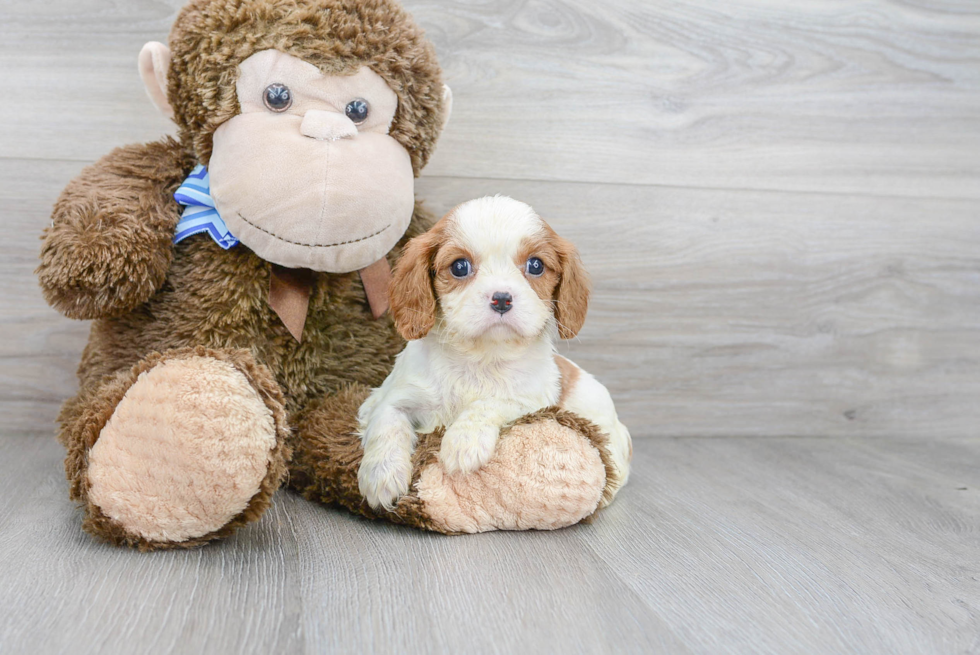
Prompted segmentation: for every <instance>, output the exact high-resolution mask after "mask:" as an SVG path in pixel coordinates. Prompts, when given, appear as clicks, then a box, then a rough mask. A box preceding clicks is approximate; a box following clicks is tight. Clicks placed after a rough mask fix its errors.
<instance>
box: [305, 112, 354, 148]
mask: <svg viewBox="0 0 980 655" xmlns="http://www.w3.org/2000/svg"><path fill="white" fill-rule="evenodd" d="M299 131H300V132H301V133H302V135H303V136H308V137H310V138H311V139H317V140H318V141H336V140H337V139H349V138H351V137H353V136H356V135H357V126H356V125H354V122H353V121H352V120H351V119H349V118H347V117H346V116H344V115H343V114H340V113H338V112H335V111H322V110H320V109H311V110H309V111H308V112H306V115H305V116H303V123H302V124H301V125H300V126H299Z"/></svg>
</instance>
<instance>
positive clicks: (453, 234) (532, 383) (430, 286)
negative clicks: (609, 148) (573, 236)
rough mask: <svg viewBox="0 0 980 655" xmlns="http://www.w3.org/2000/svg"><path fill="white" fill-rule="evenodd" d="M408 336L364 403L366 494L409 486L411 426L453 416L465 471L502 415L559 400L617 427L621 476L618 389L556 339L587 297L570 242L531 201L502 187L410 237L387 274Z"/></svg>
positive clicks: (427, 426)
mask: <svg viewBox="0 0 980 655" xmlns="http://www.w3.org/2000/svg"><path fill="white" fill-rule="evenodd" d="M390 300H391V312H392V317H393V318H394V322H395V326H396V328H397V329H398V331H399V332H400V333H401V335H402V336H403V337H405V339H406V340H408V342H409V343H408V345H407V346H406V347H405V350H404V351H402V352H401V354H399V355H398V358H397V359H396V360H395V366H394V368H393V369H392V371H391V374H390V375H389V376H388V378H387V379H386V380H385V381H384V383H383V384H382V385H381V386H380V387H379V388H377V389H375V390H374V391H373V392H372V393H371V395H370V397H368V399H367V400H366V401H365V402H364V404H363V405H362V406H361V408H360V411H359V414H358V420H359V425H360V435H361V442H362V445H363V448H364V458H363V460H362V461H361V465H360V468H359V470H358V475H357V479H358V484H359V487H360V491H361V494H362V495H363V496H364V498H365V499H366V500H367V501H368V504H369V505H371V507H374V508H382V507H383V508H386V509H391V508H392V507H393V506H394V504H395V503H396V502H397V500H398V498H399V497H400V496H402V495H404V494H406V493H407V492H408V491H409V485H410V484H411V479H412V461H411V460H412V452H413V451H414V448H415V443H416V433H427V432H432V431H433V430H435V429H436V428H438V427H445V428H446V429H445V434H444V436H443V438H442V445H441V449H440V452H439V458H440V460H441V461H442V464H443V466H444V468H445V470H446V472H447V473H449V474H454V473H469V472H472V471H475V470H477V469H479V468H480V467H481V466H483V465H484V464H486V463H487V461H488V460H489V459H490V457H491V456H492V455H493V452H494V448H495V446H496V443H497V438H498V436H499V434H500V429H501V427H503V426H505V425H507V424H508V423H511V422H513V421H515V420H517V419H518V418H520V417H522V416H524V415H525V414H529V413H531V412H534V411H537V410H539V409H542V408H544V407H549V406H553V405H558V406H560V407H562V408H563V409H567V410H569V411H571V412H574V413H576V414H578V415H579V416H582V417H583V418H586V419H588V420H590V421H592V422H593V423H595V424H596V425H597V426H599V428H600V429H602V431H603V432H605V433H606V434H607V435H608V436H609V440H610V443H609V450H610V453H611V454H612V459H613V464H614V468H615V469H617V470H616V471H615V476H614V477H615V478H616V479H615V480H614V483H615V485H616V486H617V487H618V486H620V485H622V484H623V483H625V481H626V476H627V475H628V471H629V459H630V455H631V450H632V449H631V447H630V436H629V432H628V431H627V430H626V427H625V426H624V425H623V424H622V423H620V422H619V420H618V418H617V416H616V409H615V407H614V406H613V402H612V399H611V398H610V397H609V392H608V391H606V388H605V387H603V386H602V385H601V384H600V383H599V382H597V381H596V380H595V378H593V377H592V376H591V375H589V374H588V373H585V372H584V371H582V370H581V369H580V368H578V367H577V366H576V365H575V364H573V363H571V362H570V361H568V360H567V359H565V358H563V357H560V356H558V355H557V354H556V352H555V341H556V339H557V337H561V338H562V339H571V338H572V337H574V336H575V335H576V334H577V333H578V331H579V329H580V328H581V327H582V323H583V322H584V321H585V314H586V310H587V307H588V302H589V279H588V276H587V275H586V272H585V270H584V269H583V267H582V262H581V261H580V260H579V256H578V252H577V251H576V250H575V247H574V246H573V245H572V244H571V243H569V242H568V241H566V240H565V239H563V238H561V237H560V236H558V235H557V234H555V232H554V230H552V229H551V228H550V227H549V226H548V224H547V223H545V222H544V221H543V220H542V219H541V218H540V217H539V216H538V215H537V214H536V213H534V210H532V209H531V208H530V207H529V206H527V205H525V204H524V203H522V202H518V201H516V200H513V199H511V198H507V197H503V196H495V197H487V198H480V199H477V200H471V201H469V202H466V203H464V204H462V205H459V206H458V207H456V208H455V209H453V210H452V211H451V212H449V214H448V215H446V216H445V217H444V218H443V219H442V220H440V221H439V222H438V223H436V225H435V226H434V227H433V228H432V229H431V230H430V231H429V232H426V233H425V234H422V235H420V236H418V237H416V238H415V239H412V241H410V242H409V243H408V245H407V246H406V247H405V252H404V254H403V256H402V258H401V259H400V260H399V261H398V264H397V265H396V266H395V270H394V274H393V279H392V285H391V287H390Z"/></svg>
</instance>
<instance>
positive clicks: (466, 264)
mask: <svg viewBox="0 0 980 655" xmlns="http://www.w3.org/2000/svg"><path fill="white" fill-rule="evenodd" d="M472 270H473V266H472V265H471V264H470V260H468V259H457V260H456V261H454V262H453V263H452V264H450V265H449V272H450V273H452V274H453V277H456V278H464V277H466V276H467V275H469V274H470V272H472Z"/></svg>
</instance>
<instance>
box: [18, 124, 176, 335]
mask: <svg viewBox="0 0 980 655" xmlns="http://www.w3.org/2000/svg"><path fill="white" fill-rule="evenodd" d="M193 165H194V164H193V158H192V157H191V156H190V155H189V154H188V153H187V152H186V151H185V150H184V149H183V148H182V147H181V146H180V144H179V143H178V142H177V141H175V140H173V139H171V138H169V137H168V138H166V139H164V140H162V141H157V142H154V143H148V144H140V145H131V146H125V147H122V148H117V149H115V150H113V151H112V152H110V153H109V154H108V155H106V156H105V157H103V158H102V159H100V160H99V161H97V162H96V163H95V164H93V165H91V166H89V167H87V168H86V169H85V170H83V171H82V172H81V174H80V175H79V176H78V177H76V178H75V179H74V180H72V181H71V182H70V183H69V184H68V186H67V187H65V190H64V191H62V193H61V196H60V197H59V198H58V201H57V202H56V203H55V206H54V211H53V213H52V217H51V225H50V226H49V227H47V228H46V229H45V230H44V234H43V235H42V246H41V264H40V266H38V268H37V271H36V272H37V276H38V280H39V281H40V284H41V290H42V292H43V293H44V298H45V299H46V300H47V301H48V303H49V304H50V305H51V306H52V307H54V308H55V309H57V310H58V311H60V312H62V313H63V314H65V316H68V317H69V318H77V319H93V318H101V317H107V316H114V315H118V314H121V313H123V312H126V311H129V310H131V309H133V308H135V307H137V306H138V305H140V304H142V303H143V302H146V300H148V299H149V298H150V297H151V296H152V295H153V294H154V293H155V292H156V291H157V289H159V288H160V286H161V285H162V284H163V281H164V279H165V278H166V276H167V271H168V269H169V268H170V263H171V261H172V260H173V245H172V242H171V240H172V238H173V234H174V227H175V226H176V224H177V221H178V220H179V218H180V209H181V208H180V206H179V205H178V204H177V203H176V202H175V201H174V199H173V194H174V191H176V190H177V187H178V186H180V184H181V182H183V179H184V176H185V175H186V174H187V172H188V171H189V170H190V169H191V168H192V167H193Z"/></svg>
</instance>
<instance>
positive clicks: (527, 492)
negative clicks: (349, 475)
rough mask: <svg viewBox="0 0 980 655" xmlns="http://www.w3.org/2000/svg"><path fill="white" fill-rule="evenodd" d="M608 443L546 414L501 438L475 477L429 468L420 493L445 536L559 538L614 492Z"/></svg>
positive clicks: (586, 427) (435, 463) (582, 424)
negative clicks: (552, 533)
mask: <svg viewBox="0 0 980 655" xmlns="http://www.w3.org/2000/svg"><path fill="white" fill-rule="evenodd" d="M604 459H605V460H606V461H608V460H609V456H608V453H607V452H605V435H603V434H601V433H599V432H598V430H597V429H595V427H594V426H592V425H591V424H590V423H588V422H586V421H584V420H582V419H579V418H577V417H574V416H573V415H571V414H568V413H559V412H550V411H548V410H545V411H543V412H539V413H538V414H536V415H532V416H529V417H526V418H525V419H524V420H523V421H522V422H521V423H520V424H518V425H515V426H513V427H511V428H510V429H508V430H505V431H503V432H502V433H501V436H500V440H499V441H498V442H497V448H496V451H495V452H494V454H493V457H492V458H491V459H490V461H489V462H488V463H487V464H485V465H484V466H483V467H481V468H480V469H478V470H477V471H475V472H473V473H469V474H462V473H455V474H452V475H450V474H448V473H447V472H446V469H445V467H444V465H443V464H442V462H441V461H439V460H438V459H436V458H430V459H429V460H428V463H427V464H425V465H423V467H422V469H421V473H420V475H419V477H418V481H417V482H416V484H415V488H414V493H415V495H416V496H417V498H418V500H419V501H421V503H422V506H423V507H424V510H425V513H426V514H427V516H428V518H429V520H430V521H431V522H432V524H433V525H434V526H438V529H439V530H440V531H442V532H486V531H488V530H554V529H556V528H563V527H566V526H569V525H574V524H575V523H578V522H580V521H582V520H583V519H586V518H588V517H590V516H591V515H592V514H594V513H595V512H596V510H597V509H598V507H599V504H600V502H601V501H602V499H603V495H604V494H605V493H606V492H607V489H609V484H608V480H607V468H606V464H605V463H604Z"/></svg>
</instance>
